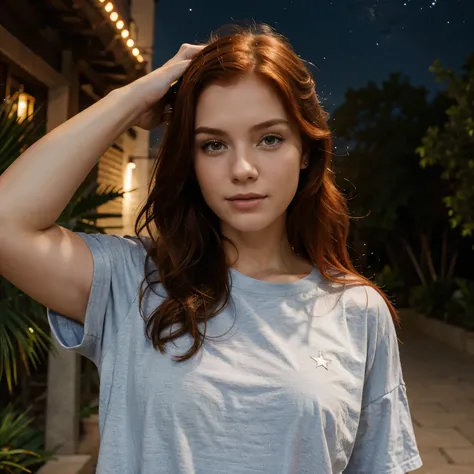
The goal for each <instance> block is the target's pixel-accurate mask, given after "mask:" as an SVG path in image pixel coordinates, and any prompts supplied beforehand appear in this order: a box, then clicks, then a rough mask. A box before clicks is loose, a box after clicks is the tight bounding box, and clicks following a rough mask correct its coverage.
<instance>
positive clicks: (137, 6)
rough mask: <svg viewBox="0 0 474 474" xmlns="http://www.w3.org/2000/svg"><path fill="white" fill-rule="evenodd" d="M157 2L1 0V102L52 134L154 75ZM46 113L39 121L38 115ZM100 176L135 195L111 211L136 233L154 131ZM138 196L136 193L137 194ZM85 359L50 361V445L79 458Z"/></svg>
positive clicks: (126, 137)
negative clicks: (11, 102) (8, 100)
mask: <svg viewBox="0 0 474 474" xmlns="http://www.w3.org/2000/svg"><path fill="white" fill-rule="evenodd" d="M156 3H157V0H110V1H109V0H1V1H0V100H3V99H4V98H5V97H8V96H11V95H13V94H15V93H18V94H19V95H18V103H17V113H18V114H19V115H24V117H25V118H27V119H32V120H37V121H38V123H39V125H43V126H44V131H45V132H48V131H50V130H52V129H54V128H55V127H57V126H58V125H60V124H61V123H63V122H64V121H66V120H67V119H69V118H70V117H72V116H73V115H75V114H77V113H78V112H80V111H82V110H84V109H85V108H87V107H89V106H90V105H92V104H93V103H95V102H96V101H97V100H99V99H100V98H102V97H104V96H105V95H106V94H108V93H109V92H110V91H111V90H113V89H115V88H118V87H121V86H124V85H126V84H128V83H130V82H132V81H134V80H136V79H137V78H139V77H141V76H143V75H144V74H146V73H147V72H149V71H150V69H151V64H152V55H153V37H154V18H155V7H156ZM35 109H36V110H37V111H38V112H37V113H36V114H35V115H34V118H32V115H31V114H32V113H33V112H34V111H35ZM110 145H111V146H110V148H109V150H108V151H107V152H106V153H105V155H104V156H103V157H101V159H100V160H99V163H98V165H97V167H96V168H95V169H94V170H93V173H94V174H95V178H96V180H97V181H98V182H99V184H103V185H112V186H114V187H118V188H122V189H124V190H125V191H127V193H126V195H125V197H124V199H123V200H121V201H116V202H112V203H109V204H107V205H105V206H103V207H102V208H101V209H99V210H101V211H104V212H114V213H116V212H121V213H122V214H123V218H122V219H119V220H118V221H116V222H112V223H108V225H112V226H113V227H117V226H120V227H121V228H120V229H118V228H117V229H116V228H114V230H113V232H114V233H118V234H131V233H133V228H134V219H135V214H136V211H137V209H138V208H139V206H140V204H141V203H142V201H143V200H144V199H145V197H146V193H147V187H148V180H149V174H150V168H151V159H150V151H149V150H150V145H149V133H148V132H146V131H144V130H141V129H135V128H134V129H130V130H128V131H127V132H126V133H124V134H123V135H122V136H120V137H118V139H117V140H116V141H115V143H111V144H110ZM132 190H133V192H128V191H132ZM79 374H80V360H79V358H78V357H77V356H76V355H74V354H71V353H66V352H65V351H62V350H60V349H59V350H58V352H57V354H56V355H52V354H51V355H50V358H49V368H48V401H47V412H46V419H47V422H46V442H47V446H48V447H53V446H58V445H60V449H59V453H63V454H74V453H75V452H76V448H77V438H78V426H79V419H78V417H79Z"/></svg>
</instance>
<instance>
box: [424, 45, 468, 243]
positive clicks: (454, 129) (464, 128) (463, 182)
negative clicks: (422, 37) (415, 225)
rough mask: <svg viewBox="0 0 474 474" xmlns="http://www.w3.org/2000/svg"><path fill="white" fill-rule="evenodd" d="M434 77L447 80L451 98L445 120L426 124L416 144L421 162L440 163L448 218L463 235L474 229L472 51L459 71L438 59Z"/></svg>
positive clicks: (429, 164) (433, 67)
mask: <svg viewBox="0 0 474 474" xmlns="http://www.w3.org/2000/svg"><path fill="white" fill-rule="evenodd" d="M431 71H432V72H433V73H434V74H435V76H436V79H437V81H439V82H445V83H447V90H446V94H447V96H448V97H449V98H450V99H451V102H452V103H451V105H450V107H449V108H448V109H447V120H446V122H445V123H444V124H443V125H433V126H431V127H429V128H428V131H427V132H426V135H425V136H424V138H423V139H422V145H421V146H419V147H418V148H417V152H418V154H419V156H420V157H421V165H422V167H424V168H426V167H429V166H435V165H437V166H441V167H442V169H443V172H442V175H441V176H442V178H443V180H445V182H446V183H447V185H448V191H447V195H446V196H445V197H444V203H445V204H446V206H447V207H448V213H449V216H450V222H451V225H452V226H453V227H458V228H460V229H461V232H462V234H463V235H465V236H472V235H473V233H474V53H473V54H471V55H470V56H469V57H468V58H467V61H466V63H465V66H464V70H463V72H462V73H461V74H456V73H455V72H453V71H452V70H450V69H447V68H445V67H443V66H442V65H441V63H440V61H435V62H434V64H433V65H432V66H431Z"/></svg>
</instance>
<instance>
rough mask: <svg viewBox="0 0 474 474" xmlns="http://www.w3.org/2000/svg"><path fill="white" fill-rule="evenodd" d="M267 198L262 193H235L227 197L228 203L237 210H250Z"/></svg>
mask: <svg viewBox="0 0 474 474" xmlns="http://www.w3.org/2000/svg"><path fill="white" fill-rule="evenodd" d="M266 198H267V196H265V195H264V194H255V193H248V194H236V195H235V196H231V197H230V198H227V201H229V204H230V205H231V206H232V207H233V208H234V209H236V210H238V211H252V210H254V209H256V208H258V207H259V206H260V205H261V203H262V202H263V201H264V200H265V199H266Z"/></svg>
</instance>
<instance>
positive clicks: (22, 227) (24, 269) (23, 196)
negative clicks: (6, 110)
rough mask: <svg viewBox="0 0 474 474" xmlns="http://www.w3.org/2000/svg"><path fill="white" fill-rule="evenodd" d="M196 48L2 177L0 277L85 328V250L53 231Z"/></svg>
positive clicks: (145, 120)
mask: <svg viewBox="0 0 474 474" xmlns="http://www.w3.org/2000/svg"><path fill="white" fill-rule="evenodd" d="M202 48H203V47H202V46H191V45H183V46H182V47H181V49H180V50H179V52H178V53H177V54H176V56H174V57H173V58H172V59H171V60H170V61H168V62H167V63H166V64H165V65H164V66H162V67H161V68H160V69H157V70H155V71H153V72H152V73H150V74H148V75H147V76H145V77H143V78H141V79H139V80H137V81H135V82H134V83H132V84H130V85H129V86H126V87H123V88H120V89H117V90H115V91H113V92H111V93H110V94H108V95H107V96H106V97H105V98H103V99H102V100H100V101H99V102H97V103H96V104H94V105H93V106H91V107H89V108H88V109H86V110H85V111H83V112H81V113H80V114H78V115H76V116H75V117H73V118H72V119H70V120H68V121H67V122H65V123H64V124H62V125H61V126H59V127H57V128H56V129H55V130H53V131H52V132H50V133H49V134H47V135H46V136H45V137H44V138H42V139H41V140H39V141H38V142H36V143H35V144H34V145H33V146H31V147H30V148H29V149H28V150H26V152H25V153H23V155H22V156H21V157H20V158H18V160H16V161H15V162H14V163H13V164H12V165H11V166H10V167H9V168H8V169H7V171H6V172H5V173H3V174H2V175H1V176H0V274H1V275H2V276H3V277H4V278H6V279H7V280H9V281H11V282H12V283H13V284H14V285H15V286H17V287H18V288H20V289H21V290H23V291H24V292H25V293H27V294H28V295H30V296H31V297H33V298H34V299H36V300H37V301H39V302H40V303H42V304H44V305H46V306H48V307H49V308H51V309H53V310H55V311H57V312H59V313H61V314H64V315H65V316H68V317H70V318H72V319H75V320H77V321H81V322H83V320H84V315H85V310H86V306H87V302H88V298H89V293H90V287H91V283H92V274H93V262H92V256H91V253H90V251H89V249H88V247H87V245H86V244H85V242H84V241H83V240H82V239H81V238H80V237H79V236H78V235H76V234H75V233H73V232H70V231H68V230H66V229H64V228H61V227H59V226H57V225H55V222H56V220H57V219H58V217H59V216H60V214H61V212H62V211H63V209H64V208H65V207H66V205H67V204H68V202H69V200H70V199H71V198H72V196H73V194H74V192H75V191H76V190H77V188H78V187H79V185H80V184H81V183H82V181H83V180H84V179H85V178H86V176H87V175H88V173H89V172H90V170H91V169H92V168H93V166H94V165H95V164H96V163H97V161H98V160H99V158H100V157H101V156H102V155H103V154H104V152H105V151H106V150H107V149H108V147H109V146H110V145H111V144H112V143H113V142H114V140H115V139H116V138H117V137H118V136H120V135H121V134H122V133H123V132H125V131H126V130H127V129H128V128H130V127H131V126H134V125H136V126H141V127H143V128H152V127H153V126H155V125H156V124H157V123H158V122H159V119H160V115H161V112H160V110H159V109H160V107H157V104H159V101H160V99H162V98H163V96H164V95H165V94H166V92H167V91H168V89H169V87H170V85H171V84H172V83H173V82H174V81H175V80H177V79H178V78H179V77H180V76H181V75H182V73H183V72H184V71H185V69H186V68H187V66H188V64H189V62H190V61H191V59H192V58H193V57H194V56H195V55H196V54H197V53H198V52H199V51H201V49H202Z"/></svg>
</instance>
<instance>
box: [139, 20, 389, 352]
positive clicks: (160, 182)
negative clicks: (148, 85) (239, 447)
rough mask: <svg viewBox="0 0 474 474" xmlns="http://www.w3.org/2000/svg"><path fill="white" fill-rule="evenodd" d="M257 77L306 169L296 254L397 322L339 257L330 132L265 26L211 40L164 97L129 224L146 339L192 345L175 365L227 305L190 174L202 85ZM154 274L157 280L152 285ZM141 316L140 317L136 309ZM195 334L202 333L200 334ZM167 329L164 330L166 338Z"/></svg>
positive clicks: (219, 250)
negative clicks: (146, 187)
mask: <svg viewBox="0 0 474 474" xmlns="http://www.w3.org/2000/svg"><path fill="white" fill-rule="evenodd" d="M248 74H255V75H257V76H259V78H261V79H263V80H264V81H265V82H266V83H267V84H269V86H271V87H273V88H274V90H276V92H277V93H278V95H279V97H280V98H281V100H282V103H283V104H284V106H285V108H286V111H287V113H288V115H289V116H290V117H291V118H292V120H293V121H294V123H296V124H297V126H298V127H299V130H300V132H301V136H302V140H303V146H304V150H305V152H307V153H308V155H307V156H308V157H309V166H308V168H307V169H306V170H304V171H302V172H301V175H300V182H299V186H298V191H297V193H296V195H295V197H294V199H293V201H292V202H291V204H290V206H289V208H288V211H287V233H288V239H289V241H290V244H291V245H292V246H293V247H294V249H295V252H296V253H298V254H299V255H300V256H302V257H304V258H306V259H307V260H308V261H309V262H311V263H312V264H313V265H314V266H316V267H317V268H318V270H319V271H320V272H321V274H322V275H323V276H324V277H325V278H327V279H328V280H331V281H333V282H335V283H341V284H348V282H349V283H350V284H361V285H368V286H371V287H373V288H375V289H376V290H377V291H378V292H379V293H380V294H381V296H382V297H383V299H384V300H385V302H386V303H387V305H388V307H389V309H390V312H391V314H392V316H393V318H394V319H395V321H398V318H397V315H396V312H395V309H394V307H393V305H392V304H391V302H390V301H389V299H388V298H387V296H386V295H385V293H384V292H383V291H381V290H380V289H379V288H377V287H376V285H375V284H374V283H372V282H371V281H370V280H368V279H366V278H365V277H363V276H362V275H360V274H359V273H358V272H357V271H356V270H355V268H354V266H353V264H352V262H351V260H350V258H349V254H348V251H347V238H348V233H349V214H348V208H347V204H346V200H345V198H344V196H343V195H342V194H341V193H340V192H339V191H338V189H337V188H336V185H335V180H334V174H333V171H332V170H331V151H332V140H331V133H330V131H329V128H328V126H327V114H326V113H325V112H324V111H323V109H322V107H321V105H320V103H319V101H318V98H317V94H316V90H315V83H314V80H313V78H312V76H311V74H310V72H309V70H308V69H307V67H306V66H305V64H304V62H303V61H302V60H301V59H300V58H299V57H298V56H297V54H296V53H295V52H294V51H293V49H292V47H291V46H290V44H289V43H288V41H287V40H286V39H285V38H284V37H282V36H281V35H279V34H277V33H276V32H274V31H273V30H272V29H271V28H270V27H268V26H266V25H259V26H253V27H251V28H235V30H234V31H232V32H231V33H230V34H226V35H224V36H220V37H218V36H211V41H210V43H209V44H208V46H207V47H206V48H205V49H204V50H203V51H202V52H201V53H200V54H199V55H198V56H197V57H196V58H195V59H194V60H193V61H192V62H191V64H190V66H189V68H188V69H187V71H186V73H185V74H184V76H183V77H182V78H181V80H180V81H179V82H178V84H176V85H175V86H174V87H173V88H172V89H171V90H170V91H169V93H168V94H167V95H166V97H165V98H164V99H163V101H162V104H161V105H162V106H163V105H166V106H168V108H169V109H171V110H172V112H171V113H170V114H168V123H167V125H166V130H165V135H164V137H163V141H162V144H161V147H160V150H159V153H158V157H157V161H156V165H155V169H154V172H153V177H152V182H151V186H150V193H149V197H148V200H147V202H146V204H145V205H144V206H143V208H142V210H141V212H140V214H139V216H138V219H137V223H136V232H137V235H140V233H142V231H143V230H145V229H146V230H147V232H148V234H149V235H150V236H151V245H150V247H149V251H148V258H149V259H151V260H153V262H154V264H155V267H156V268H157V273H156V271H155V272H152V273H149V274H147V275H146V277H145V282H144V283H146V285H145V286H144V287H142V290H141V292H140V307H141V308H142V307H143V297H144V294H145V292H146V290H147V289H151V288H152V287H153V286H154V285H155V284H156V283H157V282H160V283H161V284H162V285H163V287H164V289H165V290H166V296H165V299H164V301H163V303H162V304H161V305H160V306H159V307H158V308H156V309H155V310H154V311H153V312H152V314H151V315H149V316H147V317H146V321H147V335H148V337H149V338H150V339H151V341H152V342H153V345H154V347H155V348H156V349H158V350H159V351H160V352H162V353H165V352H166V344H167V343H169V342H171V341H173V340H175V339H176V338H178V337H180V336H182V335H184V334H190V335H191V336H192V338H193V341H194V343H193V345H192V347H191V348H190V349H189V351H187V352H186V353H185V354H183V355H182V356H179V357H177V358H176V360H178V361H183V360H187V359H189V358H190V357H192V356H193V355H194V354H196V352H197V351H199V349H200V348H201V347H202V344H203V343H204V340H205V338H206V323H207V321H208V320H209V319H210V318H212V317H215V316H216V315H217V314H218V313H219V312H220V311H221V310H222V309H223V308H224V307H225V305H226V304H227V302H228V300H229V296H230V280H229V272H228V270H229V269H228V266H227V263H226V256H225V253H224V250H223V245H222V243H223V240H224V239H225V237H224V236H223V235H222V234H221V232H220V227H219V221H218V219H217V217H216V216H215V214H214V213H213V212H212V211H211V210H210V208H209V207H208V206H207V204H206V203H205V202H204V199H203V197H202V195H201V192H200V189H199V186H198V183H197V179H196V175H195V173H194V167H193V154H194V128H195V112H196V104H197V101H198V98H199V95H200V94H201V92H202V91H203V89H204V88H206V87H207V86H208V85H209V84H212V83H216V82H230V81H235V80H238V79H239V78H241V77H243V76H245V75H248ZM153 275H156V277H154V276H153ZM142 315H143V310H142ZM201 328H202V330H201ZM165 329H167V331H166V333H165Z"/></svg>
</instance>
